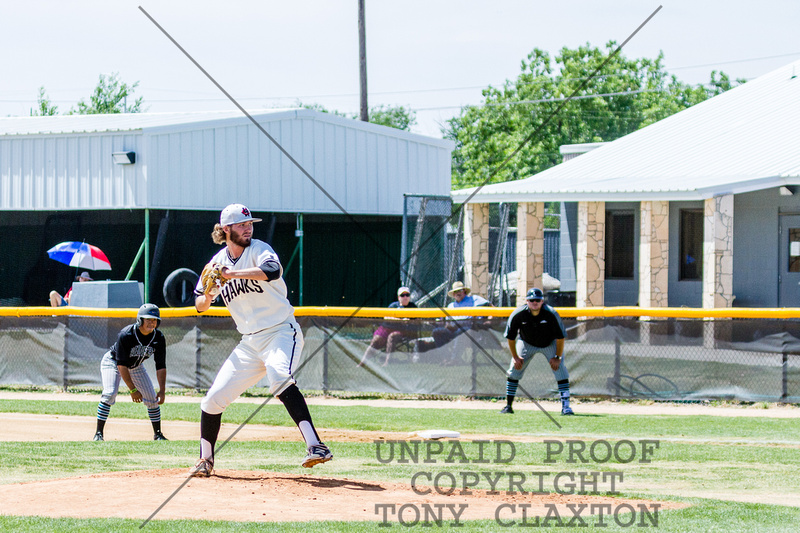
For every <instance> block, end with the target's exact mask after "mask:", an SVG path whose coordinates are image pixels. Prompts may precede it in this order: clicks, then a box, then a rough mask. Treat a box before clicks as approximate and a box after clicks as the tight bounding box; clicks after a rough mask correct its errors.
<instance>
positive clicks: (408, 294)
mask: <svg viewBox="0 0 800 533" xmlns="http://www.w3.org/2000/svg"><path fill="white" fill-rule="evenodd" d="M400 296H411V294H410V293H408V292H404V293H403V294H401V295H400Z"/></svg>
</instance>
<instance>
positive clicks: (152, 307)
mask: <svg viewBox="0 0 800 533" xmlns="http://www.w3.org/2000/svg"><path fill="white" fill-rule="evenodd" d="M145 318H155V319H156V320H157V321H158V322H157V323H156V327H158V326H160V325H161V310H159V308H158V306H157V305H156V304H144V305H143V306H141V307H140V308H139V312H138V313H137V314H136V325H137V326H139V327H142V324H144V319H145Z"/></svg>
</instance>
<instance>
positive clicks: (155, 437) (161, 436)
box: [153, 431, 169, 440]
mask: <svg viewBox="0 0 800 533" xmlns="http://www.w3.org/2000/svg"><path fill="white" fill-rule="evenodd" d="M153 440H169V439H168V438H167V437H165V436H164V434H163V433H161V432H160V431H156V432H155V434H154V435H153Z"/></svg>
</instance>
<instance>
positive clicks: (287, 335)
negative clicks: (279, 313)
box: [200, 319, 303, 415]
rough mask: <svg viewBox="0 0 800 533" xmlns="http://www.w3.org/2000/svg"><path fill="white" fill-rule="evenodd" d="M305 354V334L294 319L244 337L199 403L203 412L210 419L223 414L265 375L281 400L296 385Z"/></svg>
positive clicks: (274, 392)
mask: <svg viewBox="0 0 800 533" xmlns="http://www.w3.org/2000/svg"><path fill="white" fill-rule="evenodd" d="M302 350H303V332H302V331H301V330H300V326H299V325H298V324H297V322H295V321H294V320H293V319H290V320H288V321H286V322H283V323H282V324H278V325H277V326H274V327H271V328H267V329H265V330H262V331H258V332H256V333H252V334H250V335H243V336H242V340H241V341H240V342H239V344H238V345H237V346H236V348H234V349H233V352H231V354H230V356H228V359H227V360H226V361H225V362H224V363H223V364H222V367H221V368H220V369H219V372H218V373H217V377H216V378H214V383H213V384H212V385H211V388H210V389H208V393H207V394H206V396H205V398H203V400H202V401H201V402H200V408H201V409H202V410H203V411H205V412H206V413H208V414H210V415H216V414H220V413H222V412H223V411H224V410H225V409H226V408H227V407H228V406H229V405H230V404H231V403H232V402H233V401H234V400H235V399H236V398H238V397H239V396H241V394H242V393H243V392H244V391H246V390H247V389H249V388H250V387H252V386H253V385H255V384H256V383H258V382H259V381H260V380H261V379H262V378H263V377H264V376H265V375H266V376H267V379H268V380H269V391H270V393H271V394H272V395H273V396H278V395H279V394H281V393H282V392H283V391H284V390H286V388H287V387H289V386H290V385H293V384H294V383H296V381H295V380H294V377H293V376H292V373H293V372H294V369H295V368H296V367H297V362H298V360H299V359H300V353H301V351H302Z"/></svg>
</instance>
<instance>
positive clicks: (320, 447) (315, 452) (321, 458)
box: [301, 442, 333, 468]
mask: <svg viewBox="0 0 800 533" xmlns="http://www.w3.org/2000/svg"><path fill="white" fill-rule="evenodd" d="M331 459H333V454H332V453H331V451H330V450H329V449H328V447H327V446H325V445H324V444H322V443H321V442H320V443H319V444H317V445H315V446H309V447H308V455H306V458H305V459H303V462H302V463H301V464H302V466H304V467H306V468H311V467H312V466H314V465H318V464H320V463H327V462H328V461H330V460H331Z"/></svg>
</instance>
